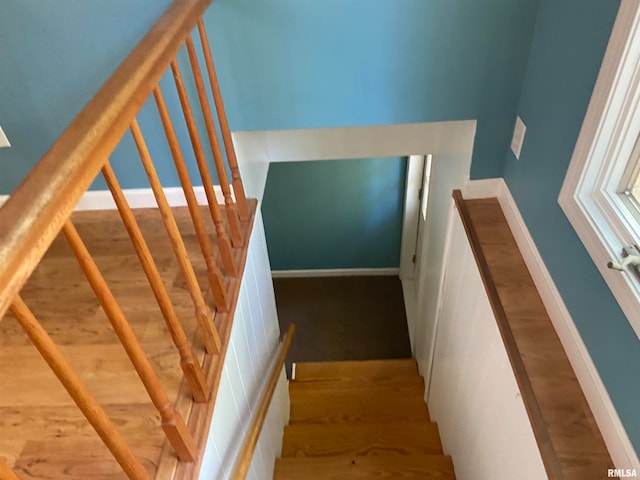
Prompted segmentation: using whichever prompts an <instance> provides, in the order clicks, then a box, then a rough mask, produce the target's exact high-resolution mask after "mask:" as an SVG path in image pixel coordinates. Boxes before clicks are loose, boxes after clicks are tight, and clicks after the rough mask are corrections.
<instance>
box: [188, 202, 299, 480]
mask: <svg viewBox="0 0 640 480" xmlns="http://www.w3.org/2000/svg"><path fill="white" fill-rule="evenodd" d="M279 335H280V328H279V326H278V317H277V313H276V309H275V297H274V294H273V284H272V283H271V276H270V267H269V259H268V257H267V248H266V243H265V237H264V227H263V224H262V219H261V218H260V212H259V211H258V213H257V214H256V220H255V223H254V228H253V232H252V235H251V240H250V243H249V253H248V256H247V265H246V267H245V273H244V275H243V278H242V286H241V288H240V297H239V300H238V306H237V308H236V313H235V317H234V323H233V328H232V330H231V337H230V345H229V349H228V351H227V355H226V358H225V364H224V369H223V373H222V378H221V382H220V387H219V390H218V397H217V399H216V404H215V408H214V412H213V420H212V424H211V428H210V430H209V438H208V442H207V446H206V449H205V454H204V459H203V462H202V467H201V470H200V476H199V478H200V480H219V479H226V478H227V477H228V475H229V474H230V471H231V468H232V466H233V464H234V462H235V459H236V455H237V451H238V449H239V447H240V442H241V441H242V438H243V434H244V432H245V431H246V429H247V428H248V425H249V422H250V420H251V418H252V416H253V414H254V412H255V408H256V403H257V400H258V398H257V397H258V395H259V394H260V392H261V390H262V387H263V383H264V381H265V378H266V376H267V374H268V369H269V367H270V364H271V361H272V358H273V355H274V353H275V351H276V348H277V345H278V337H279ZM288 420H289V396H288V390H287V379H286V376H284V369H283V374H282V377H281V378H280V382H279V383H278V386H277V388H276V392H275V393H274V396H273V401H272V403H271V407H270V409H269V413H268V415H267V419H266V421H265V424H264V427H263V431H262V434H261V436H260V439H259V441H258V446H257V448H256V453H255V454H254V458H253V462H252V465H251V469H250V471H249V475H248V476H247V478H248V479H251V480H265V479H270V478H272V476H273V465H274V461H275V458H276V457H277V456H279V455H280V449H281V446H282V430H283V428H284V425H285V424H286V423H288Z"/></svg>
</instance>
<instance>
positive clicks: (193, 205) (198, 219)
mask: <svg viewBox="0 0 640 480" xmlns="http://www.w3.org/2000/svg"><path fill="white" fill-rule="evenodd" d="M153 96H154V97H155V99H156V104H157V106H158V112H159V113H160V119H161V120H162V126H163V127H164V132H165V134H166V136H167V140H168V142H169V149H170V150H171V156H172V157H173V163H174V164H175V166H176V170H177V172H178V178H179V179H180V184H181V185H182V191H183V192H184V196H185V198H186V199H187V206H188V207H189V213H190V214H191V219H192V220H193V226H194V228H195V231H196V236H197V238H198V244H199V245H200V251H201V252H202V256H203V257H204V260H205V263H206V265H207V278H208V279H209V286H210V287H211V293H212V294H213V299H214V302H215V304H216V308H217V309H218V310H219V311H221V312H227V311H228V310H229V299H228V298H227V288H226V287H225V285H224V279H223V278H222V273H221V272H220V269H219V268H218V265H217V264H216V259H215V257H214V256H213V248H211V242H210V240H209V233H208V232H207V227H206V226H205V224H204V221H203V220H202V213H201V212H200V206H199V205H198V200H197V199H196V195H195V193H194V192H193V184H192V183H191V178H190V177H189V172H188V170H187V166H186V165H185V163H184V157H183V156H182V150H180V144H179V143H178V137H177V136H176V132H175V130H174V128H173V124H172V122H171V118H170V117H169V112H168V111H167V105H166V103H165V101H164V98H163V97H162V92H161V90H160V86H156V88H155V89H154V90H153Z"/></svg>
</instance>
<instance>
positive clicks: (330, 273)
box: [271, 268, 400, 278]
mask: <svg viewBox="0 0 640 480" xmlns="http://www.w3.org/2000/svg"><path fill="white" fill-rule="evenodd" d="M399 274H400V269H399V268H332V269H322V270H271V277H273V278H304V277H363V276H384V275H399Z"/></svg>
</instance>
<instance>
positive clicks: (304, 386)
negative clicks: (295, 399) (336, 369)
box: [289, 376, 424, 396]
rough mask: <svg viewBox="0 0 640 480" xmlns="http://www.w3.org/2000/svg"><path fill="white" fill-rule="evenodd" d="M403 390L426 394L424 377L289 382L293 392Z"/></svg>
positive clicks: (290, 390) (290, 389)
mask: <svg viewBox="0 0 640 480" xmlns="http://www.w3.org/2000/svg"><path fill="white" fill-rule="evenodd" d="M380 389H382V390H388V391H402V392H405V393H408V394H416V393H417V394H418V395H420V396H422V395H423V394H424V381H423V380H422V377H419V376H416V377H379V378H370V377H365V378H338V379H328V380H327V379H309V380H292V381H290V382H289V392H290V393H291V394H297V393H299V392H300V393H304V392H322V391H331V392H351V391H360V390H380Z"/></svg>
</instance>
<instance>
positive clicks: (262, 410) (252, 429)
mask: <svg viewBox="0 0 640 480" xmlns="http://www.w3.org/2000/svg"><path fill="white" fill-rule="evenodd" d="M295 330H296V326H295V325H294V324H291V325H289V328H288V329H287V333H286V334H285V335H284V338H283V339H282V344H281V345H280V351H279V352H278V356H277V357H276V359H275V361H274V362H273V365H272V367H271V373H270V374H269V381H268V382H267V384H266V386H265V388H264V390H263V391H262V395H261V396H260V403H259V404H258V408H257V410H256V413H255V415H254V417H253V420H252V421H251V424H250V425H249V430H248V432H247V435H246V437H245V439H244V442H242V446H241V447H240V451H239V453H238V457H237V458H236V463H235V466H234V468H233V472H232V473H231V477H229V478H231V480H244V479H245V477H246V476H247V472H248V471H249V467H250V466H251V459H252V457H253V452H254V450H255V448H256V445H257V444H258V438H259V437H260V432H261V431H262V425H263V424H264V420H265V418H266V417H267V412H268V411H269V406H270V405H271V398H272V397H273V392H274V390H275V388H276V385H277V384H278V380H279V378H280V372H281V371H282V366H283V364H284V360H285V358H286V357H287V353H288V352H289V347H291V341H292V340H293V334H294V333H295Z"/></svg>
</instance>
